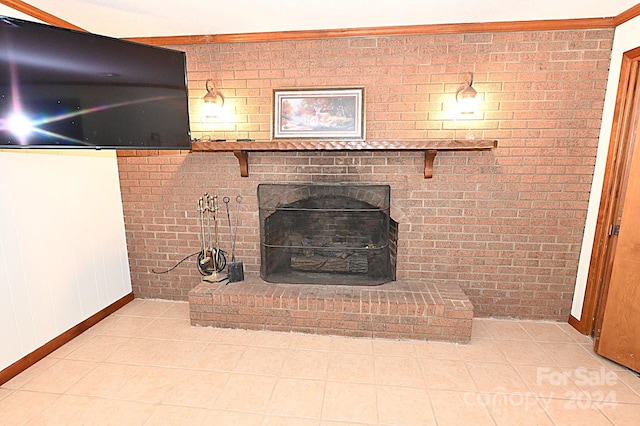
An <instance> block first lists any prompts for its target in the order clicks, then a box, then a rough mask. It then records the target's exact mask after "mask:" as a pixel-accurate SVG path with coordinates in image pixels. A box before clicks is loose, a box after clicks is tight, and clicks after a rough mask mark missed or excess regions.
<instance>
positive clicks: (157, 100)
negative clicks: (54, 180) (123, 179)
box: [0, 16, 191, 149]
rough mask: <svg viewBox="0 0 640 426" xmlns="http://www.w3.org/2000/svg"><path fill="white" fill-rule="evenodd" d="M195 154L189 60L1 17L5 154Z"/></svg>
mask: <svg viewBox="0 0 640 426" xmlns="http://www.w3.org/2000/svg"><path fill="white" fill-rule="evenodd" d="M63 147H72V148H98V149H102V148H105V149H107V148H116V149H191V137H190V132H189V110H188V95H187V80H186V57H185V54H184V52H179V51H175V50H170V49H164V48H159V47H154V46H147V45H143V44H139V43H133V42H129V41H125V40H119V39H115V38H110V37H105V36H100V35H95V34H90V33H84V32H80V31H74V30H69V29H64V28H58V27H54V26H50V25H45V24H39V23H35V22H30V21H24V20H20V19H15V18H9V17H3V16H0V148H63Z"/></svg>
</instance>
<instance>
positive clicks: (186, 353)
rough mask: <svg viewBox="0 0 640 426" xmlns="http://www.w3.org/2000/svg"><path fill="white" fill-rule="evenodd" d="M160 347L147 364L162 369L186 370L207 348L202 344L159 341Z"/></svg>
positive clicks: (151, 355) (205, 344)
mask: <svg viewBox="0 0 640 426" xmlns="http://www.w3.org/2000/svg"><path fill="white" fill-rule="evenodd" d="M159 342H160V346H159V347H158V348H157V350H156V351H155V352H154V353H153V354H150V358H149V360H148V361H147V364H150V365H158V366H162V367H175V368H188V367H191V366H192V365H193V363H194V361H195V360H196V359H198V356H199V354H200V353H201V352H202V351H203V350H204V348H205V347H206V346H207V343H204V342H187V341H175V340H160V341H159Z"/></svg>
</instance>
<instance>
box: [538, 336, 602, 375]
mask: <svg viewBox="0 0 640 426" xmlns="http://www.w3.org/2000/svg"><path fill="white" fill-rule="evenodd" d="M538 344H539V345H540V347H541V348H542V349H543V350H544V351H545V352H546V353H547V355H549V356H550V357H551V359H553V360H554V361H555V363H556V364H557V365H558V366H560V367H571V368H589V369H599V368H600V367H602V366H603V364H602V363H601V362H600V361H599V360H598V359H597V358H596V356H595V355H593V354H591V353H589V352H587V351H586V350H585V349H584V348H583V347H582V346H581V345H580V344H578V343H547V342H542V343H538Z"/></svg>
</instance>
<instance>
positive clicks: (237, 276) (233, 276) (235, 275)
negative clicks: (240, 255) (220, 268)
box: [227, 195, 244, 283]
mask: <svg viewBox="0 0 640 426" xmlns="http://www.w3.org/2000/svg"><path fill="white" fill-rule="evenodd" d="M240 204H242V195H238V196H237V197H236V218H235V219H236V223H235V226H234V230H233V231H231V218H230V217H229V232H230V234H231V263H229V282H230V283H235V282H238V281H244V264H243V263H242V262H236V238H237V237H238V216H239V214H240ZM228 209H229V207H228V203H227V214H228V213H229V210H228Z"/></svg>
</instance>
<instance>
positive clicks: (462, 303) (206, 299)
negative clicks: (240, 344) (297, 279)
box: [189, 276, 473, 343]
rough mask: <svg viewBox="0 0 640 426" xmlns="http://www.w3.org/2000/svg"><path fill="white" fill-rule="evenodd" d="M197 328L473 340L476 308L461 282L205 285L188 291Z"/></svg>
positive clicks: (257, 280) (255, 280) (253, 280)
mask: <svg viewBox="0 0 640 426" xmlns="http://www.w3.org/2000/svg"><path fill="white" fill-rule="evenodd" d="M189 309H190V312H191V324H192V325H195V326H212V327H221V328H243V329H251V330H275V331H287V332H301V333H313V334H328V335H338V336H353V337H379V338H388V339H414V340H438V341H447V342H457V343H467V342H468V341H469V339H470V338H471V322H472V319H473V305H472V304H471V302H470V301H469V299H468V298H467V297H466V296H465V294H464V293H463V292H462V290H460V287H458V285H457V284H446V285H442V284H438V286H437V287H436V286H435V285H433V284H429V283H425V282H421V281H393V282H389V283H386V284H383V285H380V286H376V287H357V286H336V285H332V286H325V285H310V284H304V285H296V284H272V283H266V282H264V281H262V280H261V279H260V278H258V277H257V276H249V277H247V279H246V280H245V281H242V282H238V283H232V284H228V285H227V284H226V283H207V282H203V283H201V284H199V285H198V286H196V287H194V288H193V289H192V290H191V291H190V292H189Z"/></svg>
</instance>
